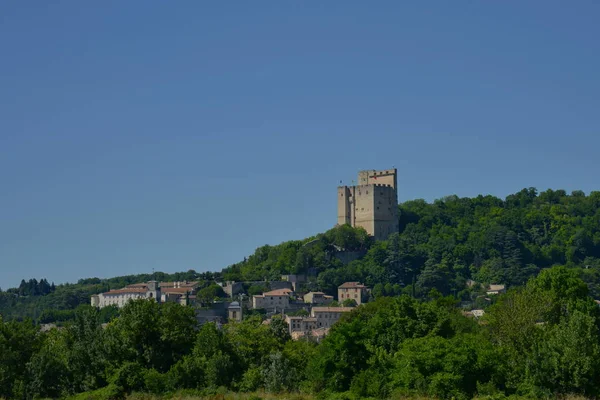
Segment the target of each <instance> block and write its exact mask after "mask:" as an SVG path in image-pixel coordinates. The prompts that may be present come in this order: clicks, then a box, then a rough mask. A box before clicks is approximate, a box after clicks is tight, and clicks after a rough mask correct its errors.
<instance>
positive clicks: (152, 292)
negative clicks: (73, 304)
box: [91, 281, 161, 308]
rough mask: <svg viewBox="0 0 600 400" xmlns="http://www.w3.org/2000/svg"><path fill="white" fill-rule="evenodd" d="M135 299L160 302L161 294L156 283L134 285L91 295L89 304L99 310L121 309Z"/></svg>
mask: <svg viewBox="0 0 600 400" xmlns="http://www.w3.org/2000/svg"><path fill="white" fill-rule="evenodd" d="M137 299H156V301H158V302H160V300H161V293H160V287H159V285H158V282H155V281H151V282H148V283H147V284H135V285H131V286H128V287H125V288H123V289H116V290H111V291H109V292H106V293H100V294H97V295H93V296H92V299H91V304H92V306H93V307H99V308H103V307H107V306H113V305H114V306H117V307H119V308H121V307H123V306H124V305H125V304H127V303H128V302H129V301H131V300H137Z"/></svg>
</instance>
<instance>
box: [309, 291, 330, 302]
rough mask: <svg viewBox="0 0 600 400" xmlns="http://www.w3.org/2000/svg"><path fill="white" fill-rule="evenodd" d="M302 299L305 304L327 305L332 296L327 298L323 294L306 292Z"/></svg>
mask: <svg viewBox="0 0 600 400" xmlns="http://www.w3.org/2000/svg"><path fill="white" fill-rule="evenodd" d="M303 299H304V302H305V303H307V304H329V303H331V302H332V301H333V296H328V295H326V294H325V293H323V292H308V293H306V294H305V295H304V297H303Z"/></svg>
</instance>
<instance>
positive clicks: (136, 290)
mask: <svg viewBox="0 0 600 400" xmlns="http://www.w3.org/2000/svg"><path fill="white" fill-rule="evenodd" d="M147 291H148V290H147V289H146V288H123V289H115V290H111V291H109V292H106V293H103V294H104V295H113V294H115V295H116V294H127V293H146V292H147Z"/></svg>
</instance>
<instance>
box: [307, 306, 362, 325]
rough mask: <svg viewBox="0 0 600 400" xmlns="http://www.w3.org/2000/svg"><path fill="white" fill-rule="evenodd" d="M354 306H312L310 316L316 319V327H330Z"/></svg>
mask: <svg viewBox="0 0 600 400" xmlns="http://www.w3.org/2000/svg"><path fill="white" fill-rule="evenodd" d="M352 310H354V307H313V308H312V310H311V311H310V316H311V317H313V318H315V319H316V324H317V328H331V326H333V324H335V323H336V322H338V320H339V319H340V318H341V317H342V315H343V314H344V313H349V312H351V311H352Z"/></svg>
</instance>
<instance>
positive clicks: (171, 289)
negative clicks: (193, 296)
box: [162, 287, 192, 294]
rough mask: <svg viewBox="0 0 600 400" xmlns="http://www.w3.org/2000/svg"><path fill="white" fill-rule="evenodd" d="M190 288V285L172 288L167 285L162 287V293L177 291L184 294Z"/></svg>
mask: <svg viewBox="0 0 600 400" xmlns="http://www.w3.org/2000/svg"><path fill="white" fill-rule="evenodd" d="M191 291H192V288H191V287H182V288H173V287H168V288H165V289H162V292H163V293H179V294H185V293H188V292H191Z"/></svg>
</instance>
